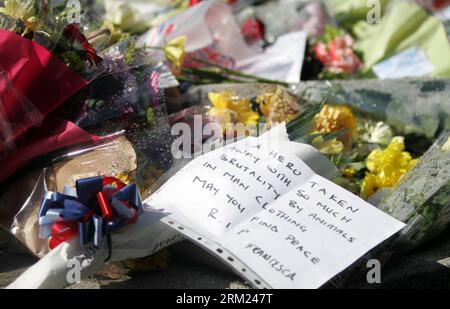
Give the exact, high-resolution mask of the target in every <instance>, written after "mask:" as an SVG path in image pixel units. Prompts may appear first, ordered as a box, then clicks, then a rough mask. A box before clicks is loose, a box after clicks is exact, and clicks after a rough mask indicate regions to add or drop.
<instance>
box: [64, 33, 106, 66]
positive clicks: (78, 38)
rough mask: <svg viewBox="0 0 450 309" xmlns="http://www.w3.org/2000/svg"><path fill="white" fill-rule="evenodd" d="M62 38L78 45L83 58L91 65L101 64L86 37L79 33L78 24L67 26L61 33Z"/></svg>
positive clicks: (100, 59)
mask: <svg viewBox="0 0 450 309" xmlns="http://www.w3.org/2000/svg"><path fill="white" fill-rule="evenodd" d="M63 35H64V37H66V38H67V39H68V40H69V41H71V42H74V43H78V44H80V45H81V47H82V48H83V51H84V53H83V54H84V56H85V57H86V60H88V61H89V62H90V63H91V64H97V63H100V62H102V58H100V57H99V56H98V55H97V52H96V51H95V49H94V48H93V47H92V46H91V44H89V42H88V40H87V39H86V37H85V36H84V35H83V33H81V31H80V26H79V25H78V24H69V25H67V26H66V28H65V29H64V31H63Z"/></svg>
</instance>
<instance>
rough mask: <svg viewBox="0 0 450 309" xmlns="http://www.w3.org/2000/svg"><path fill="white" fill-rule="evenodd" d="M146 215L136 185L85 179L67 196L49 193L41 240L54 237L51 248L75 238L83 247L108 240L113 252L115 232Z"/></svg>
mask: <svg viewBox="0 0 450 309" xmlns="http://www.w3.org/2000/svg"><path fill="white" fill-rule="evenodd" d="M142 213H143V208H142V200H141V196H140V194H139V189H138V187H137V186H136V184H134V183H133V184H130V185H125V184H124V183H123V182H122V181H120V180H118V179H116V178H114V177H101V176H98V177H91V178H84V179H80V180H78V181H77V182H76V185H75V187H69V186H66V187H65V188H64V192H63V193H58V192H47V193H46V195H45V197H44V199H43V201H42V204H41V208H40V210H39V238H41V239H48V238H49V237H50V241H49V247H50V249H53V248H55V247H57V246H58V245H59V244H61V243H62V242H65V241H68V240H70V239H72V238H74V237H78V238H79V240H80V244H81V245H82V246H85V245H87V244H90V243H93V244H94V246H95V247H99V246H100V245H101V243H102V242H103V240H104V239H105V238H106V239H107V241H108V246H109V249H110V250H111V237H110V235H111V233H112V232H114V231H115V230H117V229H119V228H121V227H123V226H125V225H127V224H134V223H136V221H137V219H138V217H139V216H140V215H141V214H142ZM110 253H111V252H110Z"/></svg>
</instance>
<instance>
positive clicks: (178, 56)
mask: <svg viewBox="0 0 450 309" xmlns="http://www.w3.org/2000/svg"><path fill="white" fill-rule="evenodd" d="M186 42H187V36H185V35H182V36H179V37H177V38H175V39H173V40H171V41H169V42H168V43H167V44H166V45H165V46H164V53H165V55H166V58H167V60H169V61H170V62H171V63H172V64H173V65H174V66H175V67H177V68H179V67H181V66H182V64H183V61H184V58H185V57H186V49H185V46H186Z"/></svg>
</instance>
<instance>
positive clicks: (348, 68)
mask: <svg viewBox="0 0 450 309" xmlns="http://www.w3.org/2000/svg"><path fill="white" fill-rule="evenodd" d="M352 45H353V41H352V39H351V37H349V36H342V37H338V38H335V39H334V40H332V41H330V42H329V43H328V45H325V44H324V43H322V42H320V43H318V44H316V46H315V47H314V52H315V54H316V57H317V59H319V61H320V62H322V63H323V65H324V66H325V68H326V69H327V70H328V71H329V72H331V73H336V74H340V73H347V74H352V73H355V72H357V71H358V70H360V69H361V68H362V66H363V65H362V62H361V60H360V59H359V58H358V56H357V55H356V54H355V52H354V51H353V49H352Z"/></svg>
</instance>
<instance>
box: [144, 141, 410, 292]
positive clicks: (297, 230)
mask: <svg viewBox="0 0 450 309" xmlns="http://www.w3.org/2000/svg"><path fill="white" fill-rule="evenodd" d="M269 144H270V143H269V142H268V139H267V138H266V139H263V138H252V137H249V138H247V139H245V140H242V141H240V142H237V143H234V144H231V145H228V146H226V147H224V148H222V149H218V150H215V151H213V152H210V153H207V154H205V155H203V156H201V157H199V158H197V159H194V160H193V161H192V162H191V163H190V164H188V165H187V166H186V167H185V168H184V169H182V170H181V171H180V172H179V173H177V174H176V175H175V176H174V177H172V178H171V179H170V180H169V181H168V182H167V183H166V184H165V185H164V186H163V187H161V188H160V189H159V190H158V191H157V192H156V193H155V194H153V195H152V196H151V197H150V198H149V199H147V200H146V201H145V202H146V204H147V205H148V207H154V208H158V209H161V208H163V209H164V211H166V212H168V213H170V214H169V216H168V221H169V223H170V224H174V227H175V228H177V229H179V231H180V232H182V233H184V234H185V235H187V236H188V237H189V238H191V239H192V240H194V241H196V242H198V243H199V244H200V245H202V246H203V247H205V248H207V249H208V250H210V251H211V252H213V253H214V254H215V255H216V256H219V257H220V258H222V260H224V261H225V262H227V263H228V264H230V265H231V266H232V267H234V268H235V270H236V271H237V272H238V273H240V274H241V275H242V276H243V277H245V278H247V279H248V280H249V281H250V282H251V283H252V284H253V285H254V286H256V287H273V288H318V287H320V286H322V285H323V284H324V283H326V282H327V281H328V280H330V279H331V278H332V277H334V276H335V275H337V274H338V273H340V272H341V271H343V270H344V269H345V268H347V267H348V266H350V265H351V264H352V263H353V262H355V261H356V260H357V259H358V258H360V257H361V256H362V255H364V254H365V253H367V252H368V251H369V250H370V249H372V248H373V247H375V246H376V245H377V244H379V243H380V242H382V241H384V240H385V239H387V238H389V237H390V236H392V235H393V234H395V233H396V232H398V231H399V230H400V229H401V228H402V227H403V226H404V224H403V223H401V222H399V221H397V220H395V219H394V218H392V217H390V216H388V215H387V214H385V213H383V212H381V211H379V210H378V209H376V208H375V207H373V206H371V205H370V204H368V203H366V202H365V201H363V200H362V199H360V198H359V197H357V196H355V195H353V194H352V193H350V192H347V191H346V190H344V189H343V188H341V187H339V186H337V185H336V184H334V183H332V182H330V181H329V180H326V179H324V178H322V177H321V176H319V175H317V174H315V173H314V172H313V171H312V170H311V169H310V168H309V167H308V166H307V165H306V164H305V163H304V162H303V161H302V160H300V159H299V158H298V157H297V156H295V155H293V154H290V153H285V152H283V151H282V150H281V149H277V147H272V146H271V145H269ZM249 274H256V277H252V276H250V275H249Z"/></svg>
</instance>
